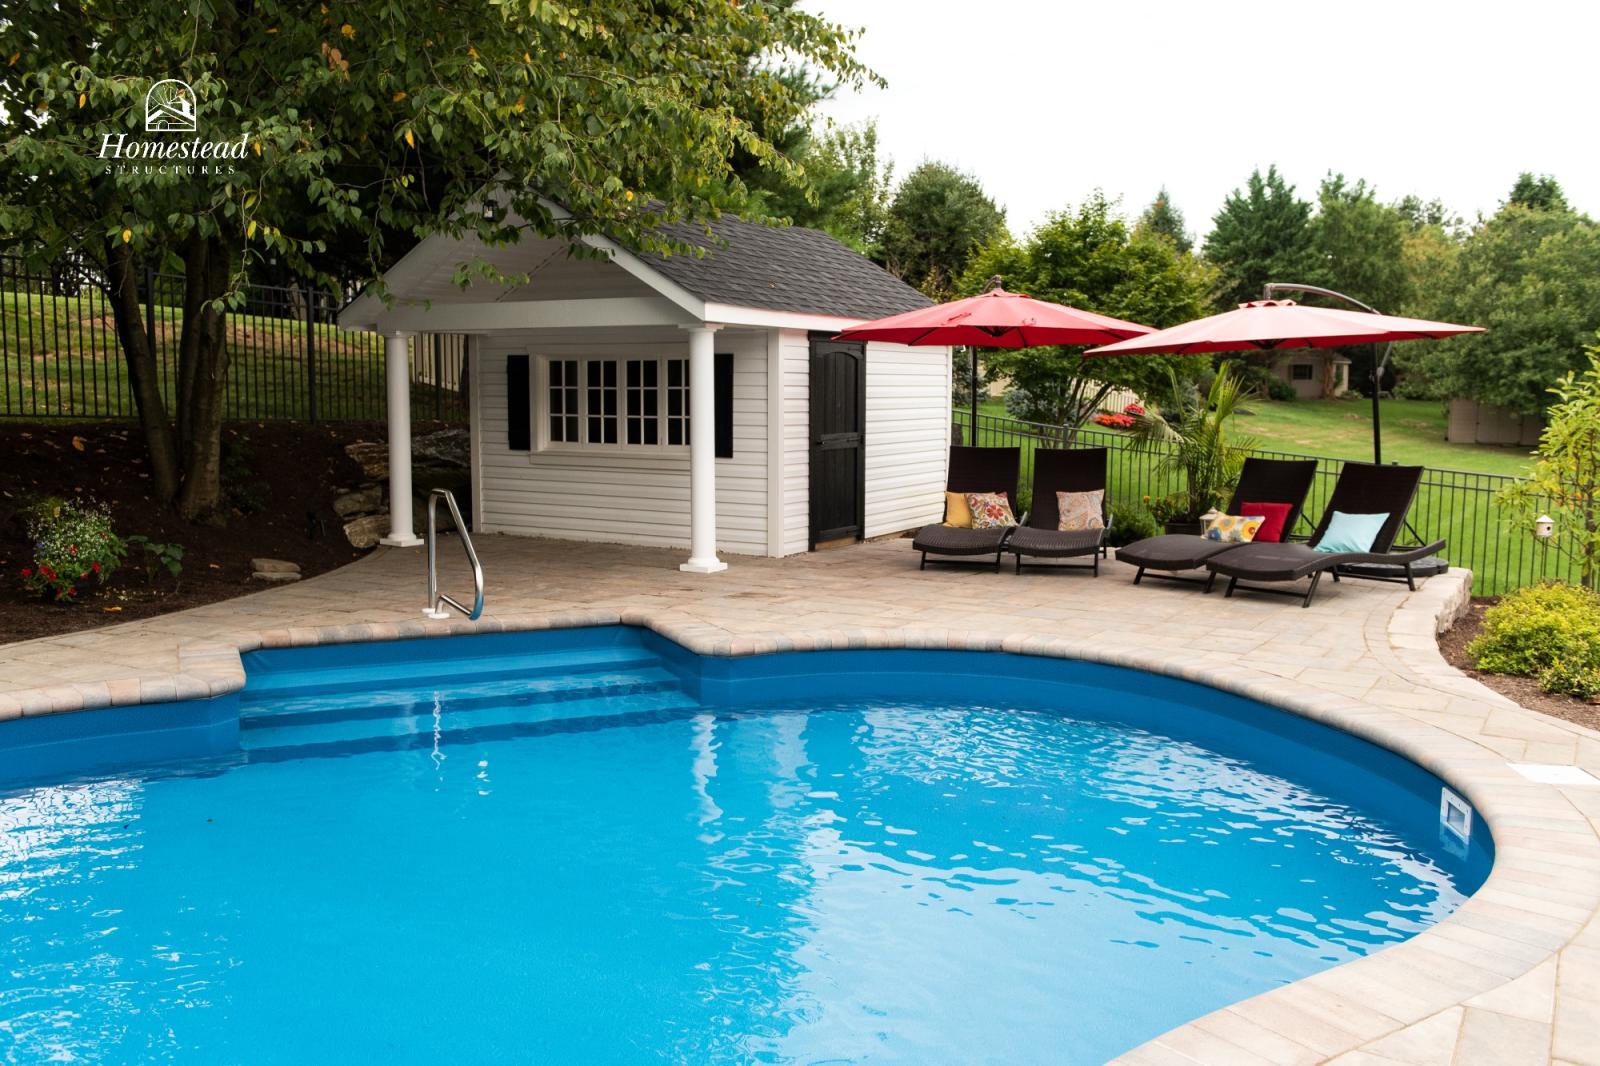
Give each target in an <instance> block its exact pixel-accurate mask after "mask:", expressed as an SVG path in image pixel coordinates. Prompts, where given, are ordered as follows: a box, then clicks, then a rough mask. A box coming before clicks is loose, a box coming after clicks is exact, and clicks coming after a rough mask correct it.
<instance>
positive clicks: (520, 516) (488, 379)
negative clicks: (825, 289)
mask: <svg viewBox="0 0 1600 1066" xmlns="http://www.w3.org/2000/svg"><path fill="white" fill-rule="evenodd" d="M540 338H541V334H539V333H537V332H533V331H529V332H526V333H517V332H503V333H495V334H491V335H489V336H486V337H484V338H483V340H482V342H481V350H482V353H483V354H482V356H481V357H480V358H479V361H478V364H479V377H480V379H481V380H479V381H478V382H476V383H475V388H476V390H477V395H478V399H479V407H478V410H476V411H475V412H474V420H475V421H476V422H477V423H478V424H479V438H480V443H479V453H480V455H481V460H480V462H481V470H480V476H479V481H480V482H481V485H480V487H479V489H478V494H479V495H480V496H481V499H482V505H481V507H482V510H481V513H480V514H479V515H478V516H477V519H476V522H477V526H478V528H480V529H483V530H485V531H489V532H499V533H515V534H523V535H532V536H553V537H569V538H572V539H576V540H596V541H610V542H614V543H622V544H644V545H652V546H658V547H672V548H683V547H687V546H688V543H689V455H688V449H687V448H681V447H679V448H648V447H638V448H628V447H626V446H620V447H612V448H604V447H602V448H597V449H592V450H591V449H588V448H585V447H583V446H578V447H576V448H571V447H558V448H549V449H546V450H544V451H533V452H513V451H510V450H509V449H507V447H506V429H507V427H506V376H505V357H506V356H507V355H511V354H517V355H522V354H526V355H528V356H529V357H530V359H531V360H533V361H535V362H537V361H538V360H539V359H540V357H541V356H546V357H560V358H564V359H577V360H582V359H584V358H616V359H622V360H626V359H641V358H663V359H671V358H685V357H687V355H688V337H687V335H686V334H684V333H682V331H676V330H675V331H672V333H670V334H667V333H665V332H663V333H662V334H659V335H656V336H655V337H653V338H650V339H644V340H641V339H639V338H637V337H630V338H628V339H626V340H623V339H617V340H607V339H603V338H602V337H601V336H599V335H598V333H597V331H596V332H591V333H590V335H589V336H588V337H583V336H580V335H574V334H568V339H564V340H561V341H559V342H557V341H552V340H549V339H540ZM716 350H717V351H719V352H731V353H732V354H733V357H734V362H733V458H731V459H718V460H717V547H718V549H719V550H722V551H727V552H732V553H735V554H744V555H765V554H767V418H766V410H767V335H766V333H765V332H764V331H748V332H736V331H732V330H729V331H725V332H721V333H718V334H717V335H716ZM530 376H531V377H532V378H533V379H534V381H535V382H537V381H538V380H539V377H540V375H538V374H537V373H536V374H533V375H530ZM662 403H663V408H664V407H665V398H664V397H663V401H662ZM547 404H548V399H547V394H545V393H544V391H543V390H541V389H540V388H538V387H537V385H535V387H534V389H533V399H532V407H533V418H534V419H535V425H536V427H537V426H538V425H540V424H541V422H547V421H548V414H549V412H548V408H547ZM622 409H623V410H625V406H624V407H623V408H622ZM584 429H585V430H587V427H584ZM803 535H804V530H803V529H802V536H803ZM802 550H804V545H802Z"/></svg>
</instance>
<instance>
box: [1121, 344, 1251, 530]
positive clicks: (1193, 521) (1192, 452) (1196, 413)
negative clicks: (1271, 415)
mask: <svg viewBox="0 0 1600 1066" xmlns="http://www.w3.org/2000/svg"><path fill="white" fill-rule="evenodd" d="M1167 373H1168V379H1169V384H1168V390H1167V391H1168V395H1167V396H1165V397H1163V398H1162V399H1161V400H1160V401H1159V402H1150V403H1147V405H1146V407H1145V409H1144V411H1142V412H1141V413H1140V414H1139V415H1137V416H1136V422H1135V425H1134V427H1133V436H1134V439H1135V440H1136V441H1137V442H1138V444H1139V446H1140V447H1144V448H1151V449H1162V451H1163V454H1162V457H1161V460H1160V462H1159V463H1158V464H1157V465H1156V472H1157V473H1163V474H1170V473H1174V472H1181V473H1182V474H1183V486H1184V487H1183V489H1182V490H1181V491H1179V492H1175V493H1173V494H1171V495H1169V496H1163V497H1161V498H1159V499H1156V500H1152V501H1151V502H1150V513H1151V514H1152V515H1154V516H1155V518H1156V520H1157V521H1158V522H1161V523H1162V525H1163V527H1164V528H1165V529H1166V531H1167V532H1168V533H1199V532H1201V531H1202V528H1203V522H1202V517H1203V516H1204V515H1206V514H1208V513H1210V512H1211V511H1213V510H1215V509H1216V508H1217V506H1218V505H1219V504H1220V502H1221V501H1222V500H1224V499H1226V498H1227V494H1228V492H1229V491H1230V490H1231V489H1232V488H1233V485H1234V483H1235V482H1237V481H1238V480H1239V468H1240V467H1242V466H1243V465H1244V460H1245V455H1246V454H1247V453H1248V452H1249V451H1250V448H1251V446H1252V444H1253V443H1254V442H1253V441H1251V440H1250V439H1249V438H1248V437H1240V436H1235V435H1233V434H1232V433H1231V432H1230V425H1229V421H1230V419H1232V417H1233V415H1234V414H1235V413H1236V412H1237V411H1238V410H1239V407H1240V404H1242V403H1243V402H1244V399H1245V397H1246V395H1247V392H1246V389H1245V386H1244V382H1243V381H1242V380H1241V379H1240V378H1239V376H1238V374H1236V373H1235V372H1234V371H1233V368H1232V367H1231V366H1229V365H1228V364H1226V363H1224V364H1223V365H1222V366H1221V367H1220V368H1219V369H1218V370H1217V373H1216V375H1215V376H1214V377H1213V378H1212V379H1211V383H1210V385H1209V386H1208V387H1206V388H1205V389H1203V390H1202V388H1201V381H1200V380H1199V379H1197V378H1184V377H1180V376H1179V375H1178V373H1177V371H1176V370H1173V369H1172V368H1170V367H1169V368H1168V371H1167Z"/></svg>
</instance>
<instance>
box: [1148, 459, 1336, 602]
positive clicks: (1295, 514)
mask: <svg viewBox="0 0 1600 1066" xmlns="http://www.w3.org/2000/svg"><path fill="white" fill-rule="evenodd" d="M1316 476H1317V461H1316V460H1315V459H1256V458H1250V459H1246V460H1245V461H1244V469H1243V470H1241V471H1240V472H1239V487H1238V488H1236V489H1235V490H1234V492H1233V498H1232V499H1231V500H1229V501H1228V512H1227V513H1228V514H1243V513H1244V505H1245V504H1247V503H1286V504H1288V505H1289V516H1288V518H1287V519H1285V520H1284V523H1283V538H1284V539H1285V540H1287V539H1288V538H1289V532H1290V531H1291V530H1292V529H1294V527H1295V523H1296V522H1298V521H1299V520H1300V510H1301V508H1302V507H1304V506H1305V502H1306V494H1307V493H1309V492H1310V491H1311V482H1312V481H1314V480H1315V479H1316ZM1242 546H1243V545H1239V544H1224V543H1223V542H1221V541H1217V540H1208V539H1206V538H1205V537H1201V536H1196V535H1194V534H1189V533H1168V534H1166V535H1165V536H1160V537H1147V538H1145V539H1144V540H1141V541H1135V542H1134V543H1132V544H1129V545H1127V546H1125V547H1122V548H1118V549H1117V558H1118V559H1119V560H1121V561H1122V562H1125V563H1131V564H1132V565H1134V566H1137V567H1138V568H1139V572H1138V573H1136V574H1134V575H1133V583H1134V584H1135V585H1137V584H1138V583H1139V582H1140V581H1143V580H1144V576H1145V574H1146V572H1151V573H1150V576H1151V577H1159V578H1164V579H1166V580H1168V581H1183V582H1187V583H1189V584H1196V585H1199V584H1203V585H1205V587H1206V591H1207V592H1210V591H1211V585H1212V582H1214V581H1215V580H1216V575H1215V574H1211V575H1209V576H1207V577H1204V578H1198V577H1180V576H1179V575H1178V572H1179V571H1183V570H1198V569H1200V568H1201V567H1203V566H1205V565H1206V560H1208V559H1211V558H1213V557H1214V556H1216V555H1219V554H1221V553H1222V552H1225V551H1231V550H1233V549H1235V548H1239V547H1242Z"/></svg>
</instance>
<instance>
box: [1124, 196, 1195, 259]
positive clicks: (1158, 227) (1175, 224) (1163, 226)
mask: <svg viewBox="0 0 1600 1066" xmlns="http://www.w3.org/2000/svg"><path fill="white" fill-rule="evenodd" d="M1135 229H1139V230H1144V231H1147V232H1149V233H1153V234H1156V235H1158V236H1162V237H1165V238H1166V239H1167V240H1169V241H1171V242H1172V246H1173V247H1174V248H1176V249H1178V251H1180V252H1190V251H1193V250H1194V238H1193V237H1191V236H1189V231H1188V230H1187V229H1185V228H1184V224H1183V212H1182V211H1179V210H1178V209H1177V208H1176V207H1173V206H1172V200H1171V199H1170V198H1169V197H1168V196H1167V189H1166V186H1162V187H1161V191H1160V192H1158V193H1156V198H1155V199H1154V200H1152V201H1151V203H1150V206H1149V207H1147V208H1145V209H1144V214H1142V215H1140V216H1139V222H1138V225H1137V226H1136V227H1135Z"/></svg>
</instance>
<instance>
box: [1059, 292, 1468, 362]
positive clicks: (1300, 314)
mask: <svg viewBox="0 0 1600 1066" xmlns="http://www.w3.org/2000/svg"><path fill="white" fill-rule="evenodd" d="M1482 332H1483V327H1482V326H1457V325H1453V324H1451V323H1449V322H1428V321H1425V320H1424V319H1420V318H1401V317H1399V316H1398V315H1380V314H1375V313H1369V312H1366V311H1345V310H1343V309H1341V308H1337V307H1308V306H1306V305H1305V304H1297V303H1295V302H1294V301H1293V300H1252V301H1251V302H1249V303H1246V304H1240V305H1239V309H1238V310H1236V311H1225V312H1223V313H1222V314H1220V315H1212V316H1211V317H1209V318H1201V319H1196V320H1195V321H1193V322H1185V323H1183V325H1181V326H1173V327H1172V328H1170V329H1163V330H1160V331H1158V332H1155V333H1147V334H1145V335H1143V336H1140V337H1134V338H1133V339H1131V340H1125V341H1120V342H1118V343H1116V344H1107V345H1105V346H1104V347H1100V348H1091V349H1089V350H1088V351H1087V352H1085V353H1083V354H1085V355H1155V354H1157V353H1161V354H1166V355H1188V354H1191V353H1196V352H1241V351H1252V350H1261V351H1272V350H1275V349H1278V348H1339V347H1342V346H1344V345H1347V344H1373V343H1381V342H1383V341H1409V340H1420V339H1423V338H1426V337H1433V338H1439V337H1453V336H1455V335H1456V334H1458V333H1482Z"/></svg>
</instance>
